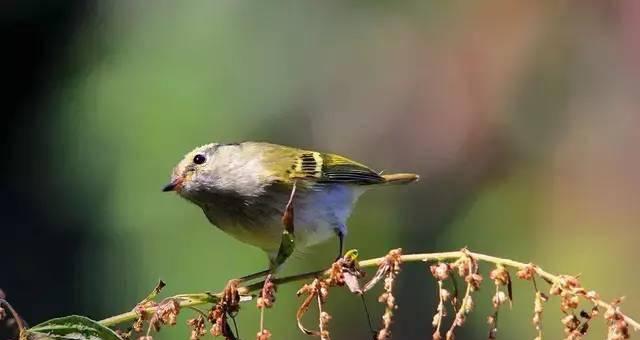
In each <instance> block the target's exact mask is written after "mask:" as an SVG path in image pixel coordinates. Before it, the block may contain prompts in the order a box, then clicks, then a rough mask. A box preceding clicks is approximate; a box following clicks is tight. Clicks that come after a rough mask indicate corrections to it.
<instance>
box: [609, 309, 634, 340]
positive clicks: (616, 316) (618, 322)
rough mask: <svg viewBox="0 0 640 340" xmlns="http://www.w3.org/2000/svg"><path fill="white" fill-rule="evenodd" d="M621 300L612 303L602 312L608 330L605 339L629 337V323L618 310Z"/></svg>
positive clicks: (614, 339) (616, 339) (620, 339)
mask: <svg viewBox="0 0 640 340" xmlns="http://www.w3.org/2000/svg"><path fill="white" fill-rule="evenodd" d="M620 302H621V300H617V301H615V302H614V303H612V304H611V305H610V306H609V308H607V310H606V311H605V312H604V319H605V320H607V325H608V326H609V327H608V331H607V340H622V339H629V325H628V324H627V322H626V321H625V319H624V315H623V314H622V312H620V307H619V306H618V305H619V304H620Z"/></svg>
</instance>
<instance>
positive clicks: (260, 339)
mask: <svg viewBox="0 0 640 340" xmlns="http://www.w3.org/2000/svg"><path fill="white" fill-rule="evenodd" d="M269 339H271V332H269V330H267V329H263V330H261V331H260V332H258V334H257V336H256V340H269Z"/></svg>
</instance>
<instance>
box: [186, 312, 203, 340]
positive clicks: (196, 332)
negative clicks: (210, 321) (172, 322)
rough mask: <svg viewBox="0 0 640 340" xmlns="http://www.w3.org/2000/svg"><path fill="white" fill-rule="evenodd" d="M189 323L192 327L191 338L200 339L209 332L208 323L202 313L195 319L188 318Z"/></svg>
mask: <svg viewBox="0 0 640 340" xmlns="http://www.w3.org/2000/svg"><path fill="white" fill-rule="evenodd" d="M187 325H188V326H189V328H191V336H190V337H189V339H190V340H198V339H200V338H201V337H203V336H204V335H205V334H207V325H206V323H205V320H204V317H203V316H202V315H199V316H198V317H197V318H195V319H189V320H187Z"/></svg>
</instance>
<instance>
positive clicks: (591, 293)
mask: <svg viewBox="0 0 640 340" xmlns="http://www.w3.org/2000/svg"><path fill="white" fill-rule="evenodd" d="M585 297H586V298H587V299H589V300H592V301H593V300H599V299H600V295H598V293H596V292H595V291H593V290H590V291H588V292H587V293H586V294H585Z"/></svg>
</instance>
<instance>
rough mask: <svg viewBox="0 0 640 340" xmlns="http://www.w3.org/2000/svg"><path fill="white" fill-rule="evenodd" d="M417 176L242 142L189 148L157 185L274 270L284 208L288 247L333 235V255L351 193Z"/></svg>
mask: <svg viewBox="0 0 640 340" xmlns="http://www.w3.org/2000/svg"><path fill="white" fill-rule="evenodd" d="M418 179H419V176H418V175H417V174H414V173H395V174H382V173H380V172H376V171H374V170H372V169H371V168H369V167H367V166H366V165H363V164H361V163H358V162H356V161H353V160H351V159H348V158H346V157H343V156H340V155H337V154H332V153H324V152H318V151H311V150H305V149H299V148H295V147H289V146H284V145H278V144H272V143H266V142H250V141H246V142H241V143H210V144H206V145H202V146H198V147H196V148H195V149H193V150H192V151H190V152H189V153H187V154H186V155H185V156H184V158H183V159H182V160H181V161H180V162H179V163H178V164H177V165H176V166H175V167H174V168H173V172H172V174H171V179H170V181H169V184H167V185H166V186H165V187H164V188H163V191H165V192H167V191H173V192H176V193H177V194H178V195H179V196H181V197H182V198H184V199H186V200H188V201H190V202H192V203H194V204H195V205H197V206H198V207H200V208H201V209H202V211H203V212H204V215H205V216H206V217H207V219H208V220H209V222H210V223H211V224H213V225H215V226H216V227H218V228H219V229H221V230H222V231H224V232H225V233H227V234H229V235H231V236H232V237H234V238H236V239H238V240H239V241H241V242H243V243H246V244H249V245H252V246H255V247H258V248H260V249H262V250H263V251H264V252H265V253H266V254H267V257H268V260H269V269H268V270H267V271H275V270H276V269H277V268H279V267H280V266H281V265H282V264H283V262H285V260H286V257H288V256H286V257H285V258H284V259H282V258H281V256H279V253H280V252H281V249H280V248H281V245H282V242H283V241H282V240H283V238H282V235H283V230H284V229H285V226H283V216H284V215H285V213H286V211H287V208H288V207H289V206H291V208H292V211H294V212H295V213H294V214H292V215H293V217H292V222H293V226H294V228H295V229H294V232H293V241H294V244H295V248H296V249H299V250H302V249H304V248H307V247H310V246H313V245H316V244H319V243H322V242H325V241H327V240H329V239H331V238H333V237H337V239H338V243H339V245H338V258H339V257H340V256H342V253H343V251H344V239H345V236H346V234H347V220H348V218H349V216H350V214H351V211H352V209H353V206H354V204H355V203H356V201H357V200H358V198H359V196H360V195H361V194H362V193H364V192H365V191H367V190H368V189H370V188H376V187H384V186H388V185H391V184H407V183H411V182H415V181H417V180H418Z"/></svg>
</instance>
